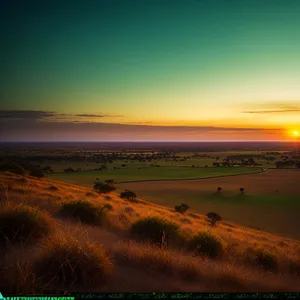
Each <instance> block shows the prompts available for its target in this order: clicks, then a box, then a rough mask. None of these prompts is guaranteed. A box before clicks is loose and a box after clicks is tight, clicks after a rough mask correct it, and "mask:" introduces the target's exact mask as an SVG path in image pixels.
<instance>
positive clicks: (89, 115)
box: [74, 114, 124, 118]
mask: <svg viewBox="0 0 300 300" xmlns="http://www.w3.org/2000/svg"><path fill="white" fill-rule="evenodd" d="M74 116H76V117H86V118H120V117H124V116H123V115H100V114H99V115H98V114H78V115H74Z"/></svg>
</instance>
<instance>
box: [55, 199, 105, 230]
mask: <svg viewBox="0 0 300 300" xmlns="http://www.w3.org/2000/svg"><path fill="white" fill-rule="evenodd" d="M61 213H62V215H64V216H69V217H71V218H75V219H78V220H79V221H81V222H83V223H88V224H95V225H103V224H104V223H105V222H106V221H107V219H108V214H107V209H106V208H104V207H103V206H96V205H93V204H92V203H90V202H88V201H82V200H79V201H72V202H67V203H64V204H63V206H62V208H61Z"/></svg>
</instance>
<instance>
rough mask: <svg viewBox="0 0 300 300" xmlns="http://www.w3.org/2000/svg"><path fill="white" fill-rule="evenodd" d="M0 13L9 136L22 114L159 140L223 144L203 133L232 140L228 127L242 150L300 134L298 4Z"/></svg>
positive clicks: (184, 1) (175, 3) (13, 6)
mask: <svg viewBox="0 0 300 300" xmlns="http://www.w3.org/2000/svg"><path fill="white" fill-rule="evenodd" d="M0 5H1V21H0V22H1V24H0V25H1V33H2V34H3V37H4V47H2V49H1V50H0V51H1V57H2V62H1V64H2V66H3V67H4V68H3V69H4V70H5V72H1V77H0V79H1V94H0V96H1V99H2V101H1V109H2V110H3V111H4V113H2V116H3V118H2V119H6V120H5V124H6V126H8V125H7V124H8V123H7V122H8V121H11V119H13V118H12V117H11V116H10V117H7V113H8V112H11V111H14V110H18V111H40V112H55V114H53V115H51V117H48V118H46V119H45V118H41V119H39V118H38V119H35V120H38V121H42V122H47V123H54V122H60V123H70V122H74V121H77V122H76V123H86V122H92V123H94V122H96V123H107V124H115V123H118V124H127V125H130V124H131V125H132V126H134V128H138V126H141V128H142V127H143V126H144V125H149V126H158V127H157V130H156V131H155V132H157V133H158V132H159V134H160V136H162V137H163V136H164V133H163V130H164V126H171V127H172V126H192V127H193V128H197V127H199V131H198V132H197V129H193V132H195V138H196V139H221V138H222V139H224V133H221V134H218V133H217V131H216V132H214V129H210V130H211V131H210V133H209V134H210V135H207V134H206V135H205V134H204V133H203V131H201V128H202V127H222V128H230V130H229V129H228V132H227V133H226V134H227V137H228V139H240V137H239V133H238V132H237V131H234V128H246V129H247V136H248V137H249V139H261V138H266V139H269V138H270V139H282V138H285V137H284V136H285V134H283V133H280V132H281V131H280V130H298V128H299V129H300V55H299V53H300V1H298V0H269V1H268V0H264V1H262V0H222V1H221V0H181V1H179V0H172V1H167V0H164V1H163V0H160V1H156V0H139V1H138V0H136V1H133V0H126V1H124V0H123V1H117V0H110V1H108V0H107V1H101V0H99V1H75V0H74V1H62V0H61V1H54V0H52V1H29V0H28V1H27V0H22V1H21V0H20V1H2V2H1V4H0ZM63 114H64V115H63ZM78 114H81V115H85V116H81V117H79V116H76V115H78ZM91 115H94V116H91ZM95 115H98V116H95ZM18 120H19V121H20V119H18ZM27 120H28V119H27ZM16 123H18V122H16ZM20 124H21V123H20ZM2 125H3V124H2ZM48 125H49V124H47V126H48ZM79 125H80V124H77V125H76V126H79ZM3 126H4V125H3ZM15 126H17V125H15ZM55 126H57V124H56V125H55ZM76 126H75V125H74V126H73V128H75V127H76ZM120 126H121V125H120ZM124 126H125V125H124ZM8 127H9V126H8ZM8 127H7V128H8ZM53 128H54V127H53ZM68 128H69V127H68ZM76 128H78V127H76ZM124 128H127V127H126V126H125V127H123V129H124ZM130 128H133V127H130ZM143 128H144V127H143ZM251 128H252V129H253V130H252V131H251V130H249V129H251ZM123 129H122V130H123ZM274 129H278V131H276V133H274V131H272V130H274ZM14 130H16V132H21V131H20V130H21V128H19V129H18V128H15V129H14ZM53 130H54V129H53ZM68 130H69V132H71V131H72V130H73V131H74V132H75V131H76V130H77V129H70V128H69V129H68ZM70 130H71V131H70ZM84 130H87V131H88V129H86V128H85V129H84ZM139 130H140V129H139ZM141 130H142V129H141ZM143 130H144V129H143ZM264 130H271V131H272V134H271V135H270V133H264ZM50 131H51V130H50V129H49V132H50ZM73 131H72V132H73ZM91 132H92V131H91ZM95 132H98V133H97V134H96V133H95V134H93V136H92V135H91V139H95V138H96V139H97V138H99V139H101V138H105V139H106V138H107V137H108V136H109V132H110V131H108V132H107V133H106V135H104V136H103V137H101V134H100V133H101V132H100V133H99V131H95ZM239 132H240V131H239ZM72 134H73V133H72ZM99 134H100V135H99ZM124 134H125V135H126V134H127V133H126V131H125V133H124ZM124 134H123V135H124ZM131 135H132V132H131V133H128V138H129V139H130V136H131ZM15 136H16V139H17V136H18V135H15ZM165 136H166V135H165ZM183 136H184V135H183ZM243 136H245V134H243ZM74 137H75V138H76V134H75V133H74ZM166 137H167V136H166ZM191 138H193V134H191Z"/></svg>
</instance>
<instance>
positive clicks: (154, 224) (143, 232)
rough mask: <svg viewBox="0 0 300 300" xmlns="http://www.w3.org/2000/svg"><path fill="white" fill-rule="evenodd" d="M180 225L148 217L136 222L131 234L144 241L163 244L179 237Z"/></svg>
mask: <svg viewBox="0 0 300 300" xmlns="http://www.w3.org/2000/svg"><path fill="white" fill-rule="evenodd" d="M179 228H180V227H179V225H177V224H176V223H174V222H172V221H169V220H167V219H164V218H161V217H156V216H154V217H146V218H143V219H140V220H138V221H136V222H135V223H134V224H133V225H132V228H131V232H132V234H134V235H137V236H138V237H139V238H141V239H142V240H144V241H150V242H153V243H155V244H161V243H162V240H164V241H165V242H168V241H170V240H171V239H173V238H177V237H178V233H179Z"/></svg>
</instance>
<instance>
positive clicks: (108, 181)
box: [105, 179, 114, 184]
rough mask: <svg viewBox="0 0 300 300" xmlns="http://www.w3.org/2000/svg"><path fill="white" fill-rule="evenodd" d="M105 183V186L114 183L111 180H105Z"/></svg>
mask: <svg viewBox="0 0 300 300" xmlns="http://www.w3.org/2000/svg"><path fill="white" fill-rule="evenodd" d="M105 182H106V183H107V184H113V183H114V181H113V179H107V180H105Z"/></svg>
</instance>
